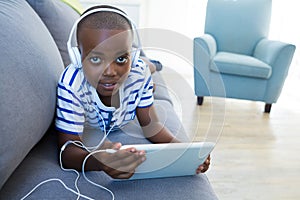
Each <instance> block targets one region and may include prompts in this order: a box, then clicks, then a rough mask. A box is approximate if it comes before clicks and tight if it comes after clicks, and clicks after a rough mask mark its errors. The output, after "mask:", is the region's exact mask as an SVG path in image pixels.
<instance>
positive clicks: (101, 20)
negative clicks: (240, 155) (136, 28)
mask: <svg viewBox="0 0 300 200" xmlns="http://www.w3.org/2000/svg"><path fill="white" fill-rule="evenodd" d="M100 8H108V9H112V10H116V11H118V12H121V13H124V15H126V13H125V12H124V11H122V10H120V9H119V8H116V7H113V6H109V5H98V6H93V7H91V8H89V9H87V10H86V11H85V12H84V13H83V14H82V15H84V14H85V13H87V12H90V11H92V10H95V9H100ZM81 27H87V28H94V29H121V30H129V29H132V28H133V27H132V24H131V21H130V20H129V19H127V18H125V17H124V16H122V15H120V14H118V13H115V12H101V11H100V12H95V13H92V14H90V15H88V16H86V17H85V18H83V19H82V20H81V21H80V22H79V23H78V25H77V30H79V29H80V28H81Z"/></svg>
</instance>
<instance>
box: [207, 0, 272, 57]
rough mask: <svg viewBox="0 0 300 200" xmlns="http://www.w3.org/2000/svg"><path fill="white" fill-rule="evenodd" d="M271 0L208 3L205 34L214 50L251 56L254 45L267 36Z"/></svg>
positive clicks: (227, 0)
mask: <svg viewBox="0 0 300 200" xmlns="http://www.w3.org/2000/svg"><path fill="white" fill-rule="evenodd" d="M271 10H272V0H208V3H207V8H206V21H205V33H208V34H211V35H212V36H213V37H214V38H215V39H216V43H217V51H228V52H232V53H240V54H246V55H253V51H254V48H255V45H256V44H257V42H258V41H259V40H260V39H262V38H265V37H267V36H268V33H269V26H270V19H271Z"/></svg>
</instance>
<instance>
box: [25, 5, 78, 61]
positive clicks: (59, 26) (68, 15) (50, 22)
mask: <svg viewBox="0 0 300 200" xmlns="http://www.w3.org/2000/svg"><path fill="white" fill-rule="evenodd" d="M27 2H28V3H29V4H30V5H31V7H32V8H33V9H34V10H35V12H36V13H37V14H38V15H39V16H40V18H41V19H42V21H43V22H44V24H45V25H46V26H47V28H48V30H49V31H50V33H51V35H52V37H53V39H54V40H55V43H56V45H57V46H58V49H59V51H60V54H61V57H62V59H63V62H64V65H65V66H67V65H69V64H70V58H69V54H68V49H67V41H68V39H69V33H70V31H71V28H72V26H73V24H74V22H75V21H76V20H77V19H78V18H79V14H78V13H77V11H75V10H74V9H73V8H72V7H70V6H69V5H67V4H66V3H64V2H62V1H61V0H27Z"/></svg>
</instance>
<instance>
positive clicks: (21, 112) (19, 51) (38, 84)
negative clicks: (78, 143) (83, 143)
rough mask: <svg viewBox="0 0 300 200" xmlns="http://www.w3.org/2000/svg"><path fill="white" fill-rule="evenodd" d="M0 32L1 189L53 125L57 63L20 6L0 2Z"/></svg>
mask: <svg viewBox="0 0 300 200" xmlns="http://www.w3.org/2000/svg"><path fill="white" fill-rule="evenodd" d="M0 27H5V28H1V29H0V54H1V59H0V69H1V73H0V81H1V83H0V94H1V98H0V99H1V100H0V101H1V102H0V119H1V120H0V134H1V140H0V188H1V187H2V185H3V184H4V182H5V181H6V180H7V178H8V177H9V176H10V174H11V173H12V172H13V171H14V170H15V168H16V167H17V166H18V164H19V163H20V162H21V161H22V160H23V159H24V157H25V156H26V154H27V153H28V152H29V151H30V150H31V149H32V147H33V146H34V145H35V144H36V143H37V142H38V141H39V140H40V139H41V137H42V136H43V135H44V134H45V132H46V131H47V129H48V127H49V126H50V124H51V122H52V120H53V117H54V111H55V97H56V83H57V80H58V78H59V74H60V73H61V72H62V70H63V62H62V60H61V57H60V54H59V51H58V49H57V47H56V45H55V42H54V41H53V39H52V37H51V35H50V33H49V32H48V30H47V28H46V27H45V25H44V24H43V22H42V21H41V20H40V18H39V17H38V15H37V14H36V13H35V12H34V11H33V10H32V8H31V7H30V6H29V5H28V4H27V2H26V1H24V0H6V1H0Z"/></svg>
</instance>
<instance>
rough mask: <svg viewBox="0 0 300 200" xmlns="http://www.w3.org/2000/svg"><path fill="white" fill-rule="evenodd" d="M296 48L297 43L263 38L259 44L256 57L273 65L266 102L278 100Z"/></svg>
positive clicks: (255, 53) (255, 52)
mask: <svg viewBox="0 0 300 200" xmlns="http://www.w3.org/2000/svg"><path fill="white" fill-rule="evenodd" d="M295 49H296V47H295V45H292V44H287V43H284V42H280V41H273V40H268V39H262V40H261V41H259V43H258V44H257V46H256V48H255V51H254V57H256V58H257V59H260V60H262V61H263V62H266V63H267V64H269V65H270V66H271V67H272V75H271V77H270V80H269V81H268V84H267V88H266V92H265V102H267V103H275V102H276V101H277V99H278V97H279V95H280V93H281V90H282V87H283V84H284V82H285V79H286V77H287V75H288V70H289V67H290V64H291V62H292V59H293V55H294V52H295Z"/></svg>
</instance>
